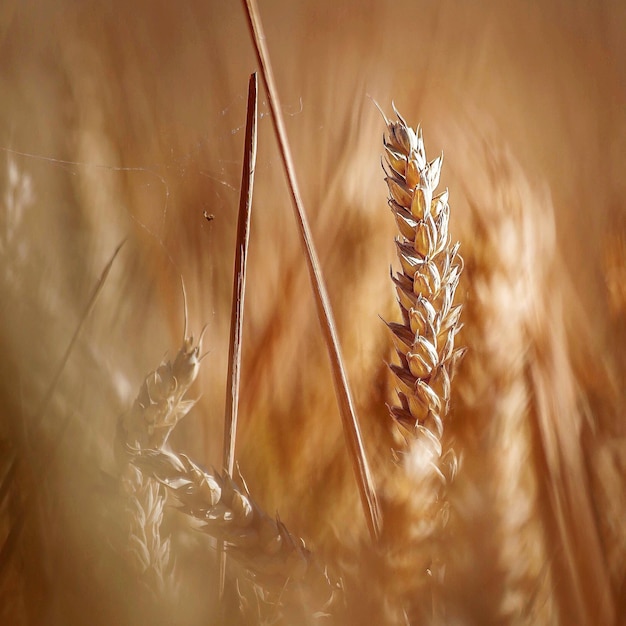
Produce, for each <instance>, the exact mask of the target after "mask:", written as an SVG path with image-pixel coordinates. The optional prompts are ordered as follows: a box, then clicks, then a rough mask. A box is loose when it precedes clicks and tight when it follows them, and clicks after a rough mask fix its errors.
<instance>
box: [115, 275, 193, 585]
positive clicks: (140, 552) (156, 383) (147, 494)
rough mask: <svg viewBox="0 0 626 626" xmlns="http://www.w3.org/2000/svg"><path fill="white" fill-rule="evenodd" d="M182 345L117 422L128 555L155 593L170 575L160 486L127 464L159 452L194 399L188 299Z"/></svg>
mask: <svg viewBox="0 0 626 626" xmlns="http://www.w3.org/2000/svg"><path fill="white" fill-rule="evenodd" d="M183 296H184V302H185V331H184V334H183V344H182V347H181V348H180V350H179V351H178V353H177V354H176V357H175V358H174V360H173V361H165V362H163V363H161V365H160V366H159V367H158V368H157V369H156V370H154V371H153V372H150V374H148V376H147V377H146V378H145V380H144V382H143V383H142V385H141V388H140V390H139V394H138V395H137V398H136V399H135V401H134V403H133V405H132V407H131V409H130V410H129V411H128V412H127V413H126V414H125V415H123V416H122V417H121V418H120V420H119V422H118V431H117V441H116V446H117V451H118V457H119V461H120V464H121V466H122V472H121V474H122V492H123V494H124V496H125V497H126V498H127V499H128V510H129V546H130V550H129V554H130V560H131V563H132V566H133V568H134V569H135V571H137V572H138V573H139V574H140V577H141V580H142V582H144V583H145V584H146V585H147V587H148V588H149V589H151V590H153V591H155V592H157V593H163V592H164V591H166V590H170V591H172V590H173V589H174V585H173V580H174V579H173V571H172V565H171V563H170V544H169V539H165V538H163V537H162V536H161V522H162V520H163V509H164V507H165V493H164V490H163V487H162V486H161V485H160V484H159V483H158V482H157V481H154V480H153V479H151V478H150V477H146V476H144V475H143V474H142V473H141V472H140V471H138V470H137V468H136V467H135V466H133V465H132V463H131V462H130V461H131V452H134V453H136V451H138V450H142V449H145V448H152V449H154V448H156V449H160V448H161V447H162V446H163V445H165V442H166V441H167V438H168V437H169V435H170V433H171V432H172V429H173V428H174V426H176V424H177V423H178V421H179V420H180V419H181V418H182V417H184V416H185V415H186V414H187V413H188V412H189V410H190V409H191V407H192V406H193V405H194V403H195V401H194V400H186V399H185V398H184V396H185V394H186V393H187V391H188V390H189V387H190V386H191V384H192V383H193V381H194V380H195V378H196V376H197V375H198V370H199V368H200V356H199V355H200V350H201V346H202V336H200V339H199V340H198V343H197V344H195V343H194V340H193V336H187V299H186V297H185V294H184V286H183Z"/></svg>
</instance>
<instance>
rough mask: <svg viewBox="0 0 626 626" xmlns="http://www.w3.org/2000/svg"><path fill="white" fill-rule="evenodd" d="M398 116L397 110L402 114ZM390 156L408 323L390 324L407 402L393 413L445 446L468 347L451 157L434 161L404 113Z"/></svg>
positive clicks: (390, 133) (400, 285)
mask: <svg viewBox="0 0 626 626" xmlns="http://www.w3.org/2000/svg"><path fill="white" fill-rule="evenodd" d="M394 111H395V108H394ZM396 115H397V121H389V120H387V119H386V118H385V121H386V124H387V135H386V137H385V139H384V150H385V159H386V164H387V167H386V168H385V174H386V177H385V180H386V182H387V186H388V187H389V206H390V208H391V211H392V213H393V215H394V217H395V219H396V223H397V225H398V230H399V233H400V234H399V236H398V237H397V238H396V247H397V252H398V257H399V260H400V265H401V270H400V271H399V272H398V273H397V274H396V275H395V276H394V277H393V281H394V283H395V286H396V292H397V294H398V303H399V305H400V310H401V312H402V323H394V322H391V323H388V326H389V328H390V330H391V332H392V334H393V340H394V345H395V348H396V351H397V353H398V356H399V359H400V364H399V365H392V366H391V369H392V371H393V372H394V374H395V375H396V379H397V392H398V398H399V400H400V404H399V405H397V406H393V407H391V415H392V416H393V418H394V419H395V420H396V421H397V422H398V423H399V424H400V425H401V426H402V428H403V430H404V431H405V432H406V433H407V436H408V437H411V436H412V435H414V434H415V433H416V431H417V430H420V429H421V428H425V429H427V430H428V432H429V433H430V435H432V436H434V437H435V438H436V439H437V440H440V439H441V436H442V434H443V419H444V417H445V415H446V413H447V412H448V405H449V401H450V381H451V378H452V376H453V374H454V368H455V365H456V363H457V361H458V360H459V358H460V357H461V356H462V354H463V349H458V348H456V349H455V347H454V339H455V336H456V334H457V333H458V332H459V330H460V323H459V318H460V314H461V306H460V305H456V306H455V305H454V297H455V293H456V288H457V285H458V282H459V277H460V275H461V271H462V269H463V260H462V258H461V256H460V255H459V254H458V249H459V244H458V243H454V244H453V243H452V242H451V238H450V235H449V233H448V222H449V219H450V207H449V205H448V192H447V190H446V191H443V192H441V193H439V194H436V193H435V192H436V189H437V186H438V184H439V175H440V172H441V165H442V160H443V157H437V158H436V159H434V160H433V161H430V162H429V161H428V160H427V159H426V151H425V148H424V141H423V138H422V132H421V129H420V128H419V127H418V128H417V129H416V130H413V129H412V128H411V127H409V126H408V125H407V123H406V122H405V121H404V119H403V118H402V117H401V116H400V114H399V113H398V112H397V111H396Z"/></svg>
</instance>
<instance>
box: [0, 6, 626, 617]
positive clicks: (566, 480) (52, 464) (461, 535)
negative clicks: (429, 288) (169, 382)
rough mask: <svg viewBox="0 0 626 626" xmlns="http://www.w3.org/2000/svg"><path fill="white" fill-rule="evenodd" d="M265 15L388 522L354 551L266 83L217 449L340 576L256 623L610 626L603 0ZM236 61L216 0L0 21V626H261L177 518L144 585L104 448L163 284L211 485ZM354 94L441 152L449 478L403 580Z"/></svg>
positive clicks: (378, 297) (145, 350) (328, 391)
mask: <svg viewBox="0 0 626 626" xmlns="http://www.w3.org/2000/svg"><path fill="white" fill-rule="evenodd" d="M260 11H261V15H262V18H263V21H264V24H265V28H266V35H267V44H268V47H269V50H270V53H271V55H272V59H273V65H274V71H275V73H276V79H277V83H278V88H279V91H280V95H281V100H282V104H283V114H284V116H285V119H286V124H287V132H288V135H289V140H290V143H291V146H292V150H293V154H294V159H295V164H296V170H297V175H298V178H299V182H300V185H301V188H302V194H303V197H304V201H305V205H306V207H307V210H308V213H309V218H310V221H311V226H312V229H313V235H314V239H315V242H316V245H317V247H318V252H319V255H320V258H321V262H322V266H323V271H324V273H325V276H326V279H327V282H328V289H329V292H330V298H331V301H332V305H333V309H334V312H335V315H336V318H337V325H338V331H339V336H340V339H341V342H342V346H343V352H344V356H345V359H346V368H347V371H348V375H349V378H350V382H351V386H352V390H353V394H354V398H355V403H356V408H357V413H358V415H359V418H360V422H361V427H362V429H363V434H364V440H365V447H366V450H367V453H368V456H369V457H370V461H371V464H372V468H373V473H374V478H375V482H376V484H377V487H378V490H379V495H380V497H381V500H382V502H383V509H384V512H385V519H384V525H385V540H384V542H383V543H382V544H381V545H378V546H372V545H371V543H370V541H369V538H368V536H367V527H366V524H365V519H364V517H363V514H362V512H361V509H360V504H359V498H358V492H357V489H356V485H355V482H354V477H353V473H352V469H351V467H350V464H349V461H348V456H347V453H346V450H345V444H344V439H343V435H342V432H341V423H340V418H339V413H338V409H337V405H336V401H335V395H334V392H333V383H332V380H331V377H330V369H329V365H328V358H327V356H326V353H325V348H324V345H323V343H322V339H321V333H320V327H319V323H318V321H317V316H316V312H315V307H314V303H313V299H312V295H311V289H310V285H309V281H308V276H307V272H306V268H305V264H304V260H303V256H302V252H301V250H300V245H299V242H298V241H297V236H296V229H295V222H294V219H293V216H292V214H291V213H292V211H291V208H290V206H289V204H290V201H289V194H288V191H287V186H286V183H285V177H284V174H283V171H282V168H281V164H280V159H279V156H278V152H277V148H276V142H275V138H274V135H273V131H272V127H271V123H270V112H269V107H268V105H267V102H266V100H265V95H264V91H263V89H261V90H260V100H259V109H260V119H259V138H258V140H259V146H258V161H257V168H256V183H255V190H254V199H253V203H254V209H253V217H252V231H251V242H250V257H249V261H248V262H249V268H248V283H247V296H246V311H245V315H246V318H245V324H244V345H243V370H242V391H241V404H240V409H239V412H240V418H239V420H240V423H239V433H238V440H237V461H238V463H239V466H240V472H241V475H242V476H243V477H244V479H245V481H246V483H247V486H248V488H249V491H250V493H251V494H252V496H253V498H254V499H255V501H256V502H257V503H258V504H259V505H260V506H262V508H263V509H264V510H265V511H266V512H267V513H268V514H269V515H270V516H274V515H275V514H276V512H278V514H279V516H280V520H281V521H282V522H283V523H284V524H285V526H286V527H287V528H288V529H289V531H290V532H291V533H293V534H294V536H298V537H302V538H303V539H304V540H305V541H306V544H307V547H308V548H309V549H310V550H311V552H312V553H313V554H314V556H315V558H316V559H317V560H318V562H319V563H321V564H323V565H326V566H328V568H329V572H332V573H333V575H334V576H335V577H336V578H337V579H340V581H341V585H342V590H341V593H340V594H339V595H340V596H341V597H340V598H339V599H338V600H337V601H336V602H335V603H334V604H333V605H332V606H329V607H323V606H314V602H313V598H312V597H308V596H307V595H306V593H304V597H303V598H302V606H301V607H300V612H297V611H296V612H294V613H290V612H289V610H290V609H289V607H288V609H289V610H287V609H286V610H285V611H284V612H283V614H282V615H279V616H278V617H276V620H277V623H289V624H299V623H317V622H321V623H337V624H368V623H372V624H397V623H400V624H406V623H411V624H418V623H419V624H422V623H446V624H481V625H484V624H494V625H495V624H563V625H570V624H588V625H592V624H607V625H608V624H623V623H626V521H625V520H626V491H625V481H626V478H625V476H626V423H625V421H624V416H623V407H624V400H625V398H624V386H625V382H626V378H625V376H624V367H625V366H626V359H625V356H624V355H625V354H626V353H625V349H626V287H625V285H626V207H625V206H624V201H623V198H624V197H625V194H626V178H625V177H624V174H623V168H624V165H625V154H626V117H625V113H626V43H625V42H624V37H623V34H624V32H626V5H624V3H623V2H620V1H619V0H594V1H591V0H580V1H578V0H572V1H568V2H565V1H563V0H550V1H549V2H543V3H527V2H522V1H516V0H506V1H505V2H490V1H486V2H481V3H472V4H470V3H458V2H453V1H449V0H441V1H439V2H437V3H435V2H427V1H425V0H418V1H414V2H408V1H406V2H403V1H399V2H393V3H391V2H384V1H383V2H370V1H369V0H366V1H365V2H326V1H321V2H285V1H282V0H275V1H268V2H265V1H263V2H261V6H260ZM255 69H256V58H255V56H254V52H253V48H252V44H251V42H250V35H249V33H248V29H247V27H246V20H245V15H244V12H243V8H242V6H240V4H239V3H235V2H233V3H220V2H214V1H212V0H208V1H205V2H199V1H196V0H194V1H193V2H188V3H184V4H177V5H176V4H174V3H167V2H156V1H152V2H147V1H138V2H134V3H121V2H115V1H114V2H109V3H107V4H105V5H103V4H102V3H97V2H92V1H91V0H87V1H83V2H71V1H69V0H61V1H57V2H28V1H26V2H19V1H18V0H8V1H6V2H4V3H3V4H2V6H1V7H0V94H1V97H0V113H1V114H0V191H1V195H0V203H1V207H2V208H1V210H0V257H1V258H2V262H1V265H0V293H1V294H2V295H1V300H0V302H1V304H0V315H1V318H0V333H1V337H2V344H1V345H2V347H3V355H4V358H3V359H2V365H0V402H1V403H0V408H1V415H2V419H1V420H0V450H1V455H0V480H1V481H2V482H1V483H0V484H1V485H2V487H1V489H0V496H1V500H0V545H2V546H3V547H2V553H1V557H0V622H1V623H6V624H46V625H47V624H55V625H56V624H59V625H61V624H63V625H66V624H68V625H69V624H71V625H73V624H90V625H92V624H103V625H104V624H107V625H108V624H140V623H148V622H151V623H162V624H190V625H192V624H213V623H215V624H219V623H233V624H239V623H262V619H265V623H272V619H271V618H270V617H267V614H266V613H264V611H265V610H266V609H265V608H264V607H262V606H259V607H255V606H253V604H251V602H250V599H249V598H248V605H247V608H246V609H245V610H243V611H241V610H240V609H239V606H238V605H239V599H238V587H237V586H236V583H235V580H236V578H237V576H239V577H240V579H241V580H242V581H243V580H244V578H245V575H244V574H243V573H242V572H241V571H239V570H237V569H236V568H234V569H233V570H232V571H231V570H229V576H228V579H227V589H226V598H227V600H226V604H227V611H226V614H225V613H224V612H220V610H219V608H218V606H217V604H216V588H217V584H218V583H217V565H216V558H215V552H214V549H213V548H214V546H212V545H210V542H209V541H208V540H207V539H206V537H204V536H203V535H201V534H200V533H197V532H192V531H190V530H189V528H188V525H187V522H186V521H185V518H184V516H183V515H182V514H181V513H178V512H176V511H175V510H174V509H173V508H172V507H166V508H165V511H164V514H163V525H162V533H163V536H169V537H170V540H171V546H170V548H171V558H172V562H173V564H174V568H173V572H172V576H171V580H170V581H169V583H168V586H167V588H166V589H164V590H163V591H162V593H160V592H156V593H155V587H154V586H152V587H151V586H150V585H146V581H145V580H141V579H140V577H138V576H137V575H136V573H135V571H134V570H133V568H132V566H131V565H130V564H129V563H130V560H129V558H128V557H129V554H128V552H129V549H128V545H127V538H128V532H129V531H128V514H127V512H126V505H127V503H126V502H125V500H124V496H123V493H121V492H120V489H119V480H118V474H119V463H118V460H117V459H116V457H115V447H114V442H115V440H116V428H117V424H118V419H119V418H120V416H121V415H123V414H124V413H125V412H127V411H129V409H130V407H131V406H132V404H133V401H134V399H135V397H136V396H137V394H138V392H139V389H140V387H141V385H142V382H143V381H144V379H145V378H146V375H147V374H148V373H149V372H150V371H152V370H155V369H156V368H157V367H158V365H159V363H160V362H161V360H162V359H163V358H164V355H166V356H165V358H166V359H173V358H174V356H175V355H176V353H177V351H178V350H179V349H180V346H181V337H182V334H183V327H184V314H183V298H182V294H181V288H180V281H181V277H182V278H183V280H184V283H185V288H186V292H187V298H188V305H189V332H191V333H193V335H194V336H195V337H196V339H197V337H198V335H199V333H200V331H201V329H202V327H203V326H204V325H205V324H206V325H207V330H206V332H205V335H204V338H203V346H204V350H206V351H207V352H208V355H207V356H206V358H204V359H203V361H202V366H201V368H200V370H199V374H198V377H197V379H196V381H195V383H194V384H193V386H192V387H191V389H190V391H189V394H188V397H189V398H198V401H197V403H196V404H195V406H194V407H193V408H192V410H191V411H190V413H189V415H188V416H187V417H185V419H184V420H182V421H181V423H180V425H179V426H178V427H177V428H176V430H175V431H174V432H173V434H172V437H171V439H170V443H171V446H172V447H173V448H174V449H175V450H177V451H180V452H184V453H185V454H187V455H189V457H190V458H192V459H194V460H195V461H196V462H198V463H199V464H200V465H203V466H205V467H207V468H211V467H216V468H220V467H221V464H222V459H221V449H222V438H223V434H222V429H223V415H224V398H225V393H226V391H225V389H226V370H227V358H228V348H229V346H228V331H229V323H230V306H231V288H232V271H233V259H234V247H235V231H236V223H237V208H238V201H239V184H240V178H241V160H242V150H243V135H244V125H245V117H246V93H247V89H246V85H247V79H248V76H249V74H250V73H251V72H252V71H254V70H255ZM374 101H375V102H377V103H379V104H380V106H381V107H382V109H383V110H385V111H386V112H387V114H388V115H390V114H391V113H392V108H391V102H392V101H393V102H395V104H396V105H397V107H398V110H399V111H400V112H401V113H402V114H403V116H404V117H405V118H406V119H407V120H408V121H409V122H410V124H412V125H413V126H415V125H417V124H418V123H421V125H422V128H423V132H424V139H425V143H426V150H427V152H428V155H429V158H431V159H432V158H434V157H436V156H438V155H439V154H440V153H441V152H442V151H443V152H445V158H444V163H443V169H442V174H441V185H440V186H441V188H442V189H445V188H446V187H447V188H449V191H450V208H451V215H450V230H451V234H452V238H453V240H454V241H456V240H458V241H460V243H461V248H460V250H461V254H462V255H463V258H464V260H465V271H464V272H463V275H462V277H461V280H460V284H459V287H458V290H457V300H458V302H460V303H463V306H464V308H463V312H462V318H461V321H462V323H463V324H464V327H463V329H462V330H461V332H460V333H459V335H458V337H457V345H460V346H464V347H466V348H467V353H466V356H465V358H464V360H463V361H462V362H461V364H460V366H459V367H458V370H457V374H456V377H455V378H454V380H453V383H452V398H451V409H450V415H449V417H448V422H447V426H446V431H445V433H446V434H445V439H446V442H447V444H446V445H449V446H451V447H452V449H453V450H454V451H455V454H456V457H457V458H458V460H459V467H458V471H457V475H456V478H455V480H454V483H453V484H452V485H451V487H450V490H449V501H450V510H449V519H448V523H447V525H446V528H445V533H443V534H441V536H437V537H436V538H435V540H436V541H438V542H439V544H440V548H439V549H440V552H441V554H442V555H443V556H442V558H443V559H444V563H445V568H444V570H445V571H444V573H443V575H442V576H441V579H440V580H436V581H434V583H429V585H428V586H427V588H426V589H425V588H424V585H423V580H424V579H425V578H427V577H428V576H427V574H425V571H424V568H423V567H422V566H421V564H422V560H421V557H420V555H419V554H417V552H416V551H414V550H413V549H412V547H413V546H412V543H411V542H412V541H414V539H415V533H417V534H419V533H420V532H422V530H421V529H420V528H421V527H420V526H419V522H420V518H419V507H420V502H419V501H418V496H417V495H416V494H417V492H416V491H414V490H413V487H412V483H411V480H410V479H409V478H407V476H405V475H404V474H403V470H402V465H399V464H398V463H397V462H396V461H395V460H394V454H393V452H392V451H393V450H397V449H399V446H400V438H399V434H398V432H397V429H396V428H395V426H394V424H393V422H392V420H391V418H390V416H389V411H388V408H387V404H393V403H394V402H395V399H394V395H395V393H394V384H395V383H394V380H393V378H392V376H391V373H390V372H389V368H388V365H387V363H388V362H390V361H393V359H394V351H393V346H392V342H391V337H390V333H389V331H388V329H387V328H386V327H385V324H384V323H383V322H381V320H380V317H383V318H384V319H385V320H391V321H393V320H399V312H398V311H397V305H396V302H395V300H396V296H395V291H394V288H393V284H392V282H391V281H390V279H389V267H390V265H392V266H393V267H394V268H396V267H397V266H398V261H397V259H396V252H395V249H394V243H393V240H394V236H395V234H396V231H395V225H394V223H393V218H392V217H391V215H390V212H389V209H388V207H387V205H386V202H387V200H386V195H387V189H386V185H385V182H384V180H383V179H384V174H383V172H382V171H381V167H380V157H381V154H382V151H383V148H382V144H381V141H380V139H381V135H382V133H383V131H384V130H385V124H384V122H383V120H382V118H381V116H380V113H379V112H378V110H377V109H376V106H375V104H374ZM203 212H207V213H209V214H211V215H213V216H214V217H213V219H212V220H211V221H210V222H207V221H206V220H205V219H204V218H203ZM123 240H125V244H124V246H123V247H122V249H121V250H120V252H119V254H118V256H117V258H116V259H115V261H114V262H113V265H112V267H111V271H110V273H109V275H108V277H107V278H106V281H105V282H104V284H103V285H102V291H101V293H100V295H99V297H98V299H97V301H96V302H95V305H94V307H93V310H92V311H91V312H90V313H89V315H88V316H86V317H85V315H84V311H85V308H86V307H87V304H88V301H89V297H90V294H91V293H92V292H93V290H94V288H95V286H96V284H97V282H98V279H99V277H100V276H101V273H102V271H103V268H104V267H105V265H106V264H107V262H108V261H109V260H110V258H111V256H112V254H113V252H114V250H115V249H116V247H117V246H118V245H119V244H120V242H122V241H123ZM81 321H82V323H83V327H82V329H81V332H80V335H79V337H78V340H77V342H76V344H75V345H74V347H73V348H72V350H71V352H70V354H69V357H68V360H67V364H66V365H65V366H64V367H63V368H62V371H61V370H60V367H61V363H62V360H63V355H64V352H65V350H66V349H67V346H68V345H69V343H70V341H71V338H72V335H73V333H74V332H75V331H76V329H77V328H78V326H79V325H80V324H81ZM59 372H61V373H60V376H59V377H58V381H57V382H56V383H55V384H54V385H53V381H55V377H56V376H57V374H58V373H59ZM51 385H53V387H51ZM50 389H52V392H51V393H50V394H49V390H50ZM416 528H417V530H416ZM439 544H438V545H439ZM230 562H231V560H230V559H229V563H230ZM420 567H422V569H420ZM433 578H434V575H433ZM242 584H243V583H242ZM432 585H434V587H435V588H436V593H435V592H433V591H432V589H431V586H432ZM305 591H306V590H305ZM239 592H241V593H242V594H243V593H244V592H243V591H242V590H241V589H239ZM431 596H432V597H431ZM433 598H434V599H433ZM260 604H262V603H260ZM425 605H428V606H425ZM294 611H295V609H294ZM279 613H280V611H276V614H279ZM272 617H275V615H272Z"/></svg>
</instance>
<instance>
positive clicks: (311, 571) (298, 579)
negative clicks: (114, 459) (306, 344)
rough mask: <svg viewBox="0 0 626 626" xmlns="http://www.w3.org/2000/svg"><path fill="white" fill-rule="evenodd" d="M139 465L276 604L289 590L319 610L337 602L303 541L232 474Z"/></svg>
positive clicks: (158, 459)
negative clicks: (302, 595)
mask: <svg viewBox="0 0 626 626" xmlns="http://www.w3.org/2000/svg"><path fill="white" fill-rule="evenodd" d="M134 463H135V465H137V466H138V467H139V468H140V469H141V470H142V472H144V473H145V474H146V475H150V476H153V477H154V478H155V479H157V480H159V481H160V482H161V483H162V484H163V485H165V486H167V488H168V489H169V490H170V492H171V494H172V495H173V496H175V498H176V500H177V501H178V502H179V508H180V510H181V511H182V512H183V513H185V514H186V515H187V516H189V518H191V520H192V523H193V527H195V528H197V529H199V530H200V531H202V532H204V533H207V534H209V535H210V536H212V537H215V538H217V539H219V540H221V541H224V542H225V544H226V546H227V550H228V554H230V555H231V556H232V557H233V559H235V560H236V561H237V562H238V563H239V564H241V565H242V566H243V567H244V568H246V569H247V570H248V571H249V572H250V574H251V575H252V576H253V578H254V581H255V582H256V583H257V584H259V585H260V586H261V587H263V588H264V589H265V590H267V591H268V592H270V593H272V594H273V595H274V596H275V598H281V599H282V596H283V594H285V592H286V589H287V588H291V587H292V586H295V589H296V590H301V589H302V588H305V589H306V590H307V593H308V597H309V598H313V600H312V601H314V603H315V605H316V608H317V609H318V610H320V609H322V608H323V607H324V606H326V605H327V604H328V603H329V602H331V601H332V599H333V596H334V594H335V592H336V590H337V589H336V587H335V586H334V585H332V584H331V582H330V580H329V578H328V576H327V575H326V573H325V571H323V570H322V569H320V568H319V566H318V565H317V564H316V563H315V562H314V560H313V558H312V556H311V554H310V552H309V551H308V550H307V549H306V548H305V546H304V542H303V541H302V540H301V539H297V538H295V537H294V536H293V535H291V534H290V533H289V531H288V530H287V528H286V527H285V526H284V524H283V523H282V522H281V521H280V520H279V519H272V518H270V517H269V516H268V515H266V514H265V513H264V512H263V511H262V510H261V508H260V507H259V506H258V505H257V504H256V503H255V502H254V501H253V500H252V498H251V497H250V495H249V493H248V490H247V488H246V486H245V484H243V485H242V486H239V485H237V484H236V483H235V481H234V480H232V479H231V478H230V476H229V475H228V474H224V475H222V476H221V475H220V474H218V473H216V472H208V471H206V470H204V469H202V468H201V467H199V466H198V465H197V464H196V463H194V462H193V461H192V460H191V459H190V458H189V457H187V456H185V455H184V454H175V453H172V452H167V451H165V450H143V451H141V452H140V453H139V454H138V455H137V456H136V457H135V458H134Z"/></svg>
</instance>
